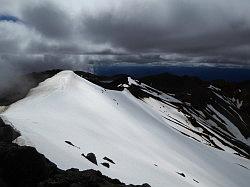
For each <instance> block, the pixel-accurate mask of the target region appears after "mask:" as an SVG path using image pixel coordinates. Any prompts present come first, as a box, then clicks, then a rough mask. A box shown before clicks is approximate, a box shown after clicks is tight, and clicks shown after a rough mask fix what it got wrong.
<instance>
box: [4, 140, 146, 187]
mask: <svg viewBox="0 0 250 187" xmlns="http://www.w3.org/2000/svg"><path fill="white" fill-rule="evenodd" d="M0 186H1V187H9V186H10V187H17V186H24V187H34V186H38V187H54V186H56V187H108V186H112V187H126V186H130V187H133V186H135V185H125V184H124V183H122V182H120V181H119V180H118V179H111V178H109V177H107V176H104V175H102V173H101V172H100V171H95V170H86V171H79V170H78V169H73V168H72V169H69V170H66V171H63V170H60V169H58V168H57V166H56V165H55V164H53V163H52V162H50V161H49V160H48V159H46V158H45V157H44V155H42V154H40V153H38V152H37V151H36V149H35V148H33V147H29V146H18V145H17V144H14V143H9V142H0ZM140 186H141V187H148V186H149V185H148V184H143V185H138V187H140Z"/></svg>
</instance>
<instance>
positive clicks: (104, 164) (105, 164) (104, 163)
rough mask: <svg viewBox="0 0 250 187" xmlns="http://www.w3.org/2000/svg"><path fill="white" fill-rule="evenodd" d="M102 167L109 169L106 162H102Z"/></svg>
mask: <svg viewBox="0 0 250 187" xmlns="http://www.w3.org/2000/svg"><path fill="white" fill-rule="evenodd" d="M101 164H102V165H103V166H105V167H106V168H109V163H107V162H103V163H101Z"/></svg>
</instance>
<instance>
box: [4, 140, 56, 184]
mask: <svg viewBox="0 0 250 187" xmlns="http://www.w3.org/2000/svg"><path fill="white" fill-rule="evenodd" d="M0 160H1V162H0V164H1V169H2V171H3V173H2V177H3V180H4V181H5V182H6V183H7V184H8V186H34V185H35V184H36V183H37V182H39V181H41V180H44V179H46V178H48V177H49V175H50V173H51V171H52V170H53V169H52V168H54V170H55V168H56V166H55V165H53V164H52V163H48V161H47V159H46V158H45V157H44V156H43V155H41V154H40V153H38V152H37V151H36V149H35V148H33V147H28V146H23V147H21V146H17V145H16V144H12V143H0Z"/></svg>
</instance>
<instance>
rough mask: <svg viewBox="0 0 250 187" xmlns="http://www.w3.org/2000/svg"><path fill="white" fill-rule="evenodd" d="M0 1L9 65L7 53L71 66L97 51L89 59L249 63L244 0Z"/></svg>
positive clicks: (1, 36)
mask: <svg viewBox="0 0 250 187" xmlns="http://www.w3.org/2000/svg"><path fill="white" fill-rule="evenodd" d="M0 1H4V2H5V3H4V5H5V6H3V7H4V8H3V7H0V14H1V11H2V12H6V13H5V14H4V15H9V18H6V17H5V18H3V19H2V20H3V21H0V54H4V55H5V54H9V58H8V59H7V60H8V61H10V62H11V61H12V60H13V61H16V59H15V58H14V57H13V55H11V54H18V55H26V56H27V55H31V56H32V55H37V54H38V55H51V56H58V58H59V59H61V55H69V56H75V57H74V58H69V59H71V60H72V61H74V60H75V61H76V62H77V63H78V62H81V63H83V61H79V60H77V59H78V58H76V55H79V58H82V57H81V55H83V54H98V55H99V57H98V58H91V59H90V60H89V61H88V62H91V63H92V64H93V63H95V62H96V63H159V64H164V63H165V64H168V63H180V62H182V63H196V64H197V63H203V64H206V63H214V64H218V63H228V64H240V65H242V64H243V65H244V64H245V65H250V61H249V58H250V53H249V51H250V11H249V10H250V2H249V0H239V1H235V0H203V1H201V0H189V1H186V0H154V1H151V0H144V1H141V0H116V1H109V3H107V1H104V0H92V1H80V0H71V1H68V0H60V1H58V0H50V1H48V0H46V1H35V0H26V1H14V0H0ZM11 7H13V12H11V10H12V8H11ZM1 9H2V10H1ZM14 10H15V11H14ZM12 15H15V16H13V19H14V18H16V19H18V20H21V21H19V22H18V21H17V22H15V21H12V20H13V19H12V20H11V21H8V20H9V19H10V18H11V16H12ZM108 55H114V56H113V57H112V58H109V57H108ZM107 57H108V58H107ZM12 58H13V59H12ZM64 59H65V58H64ZM55 61H58V62H61V60H58V59H55ZM0 63H1V62H0ZM21 63H24V64H25V63H27V62H25V61H22V62H21ZM50 63H51V61H50ZM72 63H74V62H72ZM84 63H86V61H84Z"/></svg>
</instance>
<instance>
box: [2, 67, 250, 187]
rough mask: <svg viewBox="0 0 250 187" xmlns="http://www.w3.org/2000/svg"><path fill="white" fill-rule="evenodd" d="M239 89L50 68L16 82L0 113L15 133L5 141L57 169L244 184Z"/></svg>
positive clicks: (244, 93)
mask: <svg viewBox="0 0 250 187" xmlns="http://www.w3.org/2000/svg"><path fill="white" fill-rule="evenodd" d="M24 80H25V81H24ZM31 88H33V89H31ZM30 89H31V90H30ZM249 91H250V84H249V82H247V81H246V82H242V83H229V82H225V81H221V80H218V81H210V82H209V81H202V80H200V79H198V78H195V77H187V76H184V77H178V76H174V75H170V74H160V75H156V76H148V77H144V78H141V79H139V80H135V79H132V78H131V77H129V76H127V75H117V76H113V77H100V76H96V75H93V74H89V73H84V72H75V73H74V72H72V71H61V72H60V70H54V71H47V72H43V73H33V74H29V75H27V76H25V77H23V78H20V79H19V80H18V81H16V83H15V84H14V85H13V86H12V87H10V89H9V90H8V91H6V92H5V95H2V97H1V98H0V103H1V104H0V105H5V106H6V105H10V106H8V107H2V109H1V110H2V113H1V114H0V116H1V117H2V119H3V120H4V122H5V123H6V124H9V125H11V126H12V127H13V128H14V129H15V131H17V132H18V133H17V135H15V136H14V137H15V140H14V143H17V144H18V145H26V146H27V145H28V146H32V147H35V148H36V149H37V150H38V152H39V153H42V154H44V155H45V157H46V158H48V159H49V160H50V161H52V162H53V163H55V164H56V165H57V166H58V167H59V168H60V169H69V168H72V167H74V168H79V169H81V170H82V169H95V170H100V171H101V172H102V173H103V174H105V175H107V176H109V177H112V178H118V179H120V180H122V181H124V182H126V183H135V184H142V183H145V182H146V183H148V184H150V185H151V186H155V187H165V186H185V187H188V186H199V185H201V186H213V187H216V186H235V187H237V186H239V187H247V186H248V185H249V182H250V177H249V169H250V161H249V158H250V138H249V137H250V126H249V125H250V123H249V122H250V115H249V114H250V112H249V103H250V102H249V94H250V92H249ZM17 136H18V137H17ZM16 137H17V138H16ZM13 139H14V138H13Z"/></svg>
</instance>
